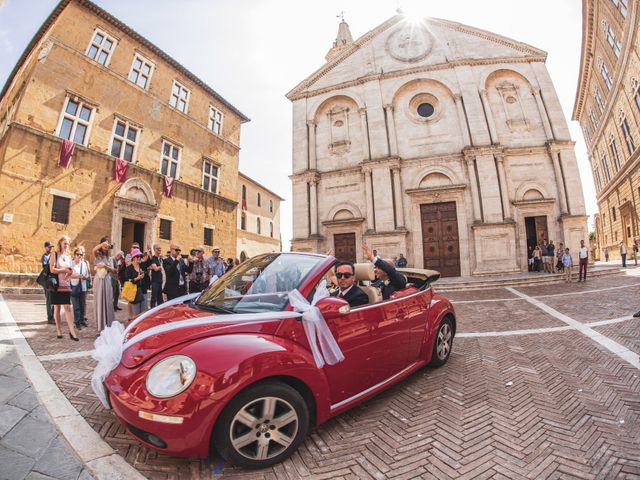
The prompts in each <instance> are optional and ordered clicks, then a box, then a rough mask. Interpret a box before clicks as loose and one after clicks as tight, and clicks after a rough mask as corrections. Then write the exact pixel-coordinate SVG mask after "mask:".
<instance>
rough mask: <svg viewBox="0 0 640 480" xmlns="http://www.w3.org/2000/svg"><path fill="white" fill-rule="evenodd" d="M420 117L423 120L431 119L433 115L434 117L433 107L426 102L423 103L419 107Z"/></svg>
mask: <svg viewBox="0 0 640 480" xmlns="http://www.w3.org/2000/svg"><path fill="white" fill-rule="evenodd" d="M418 115H420V116H421V117H422V118H429V117H430V116H431V115H433V105H431V104H430V103H426V102H425V103H421V104H420V105H418Z"/></svg>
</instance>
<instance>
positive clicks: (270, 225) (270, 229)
mask: <svg viewBox="0 0 640 480" xmlns="http://www.w3.org/2000/svg"><path fill="white" fill-rule="evenodd" d="M269 236H270V237H271V238H273V222H269Z"/></svg>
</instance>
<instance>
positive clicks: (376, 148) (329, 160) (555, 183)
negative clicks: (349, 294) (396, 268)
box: [287, 15, 587, 276]
mask: <svg viewBox="0 0 640 480" xmlns="http://www.w3.org/2000/svg"><path fill="white" fill-rule="evenodd" d="M545 60H546V53H545V52H543V51H541V50H538V49H536V48H534V47H532V46H529V45H526V44H523V43H520V42H517V41H515V40H511V39H508V38H505V37H502V36H500V35H497V34H494V33H490V32H487V31H483V30H479V29H476V28H473V27H469V26H466V25H461V24H459V23H455V22H450V21H446V20H438V19H428V20H424V21H421V22H411V21H410V20H409V19H407V18H406V17H404V16H403V15H397V16H394V17H392V18H390V19H389V20H388V21H386V22H385V23H383V24H382V25H380V26H378V27H377V28H375V29H373V30H371V31H370V32H368V33H366V34H365V35H363V36H362V37H361V38H359V39H357V40H355V41H354V40H353V39H352V38H351V34H350V32H349V27H348V26H347V24H346V23H345V22H342V23H341V24H340V26H339V31H338V36H337V38H336V41H335V43H334V45H333V48H331V50H330V51H329V53H328V54H327V62H326V64H325V65H323V66H322V67H321V68H320V69H318V70H317V71H316V72H315V73H313V74H312V75H311V76H310V77H308V78H307V79H305V80H304V81H302V82H301V83H300V84H299V85H297V86H296V87H295V88H294V89H293V90H291V91H290V92H289V93H288V94H287V97H288V98H289V99H290V100H291V101H292V103H293V175H292V176H291V179H292V183H293V218H294V222H293V230H294V238H293V248H294V249H296V250H303V251H305V250H306V251H325V250H327V249H329V248H333V249H334V250H335V253H336V256H338V257H343V258H348V259H351V260H361V259H362V251H361V244H362V242H366V243H367V244H368V245H370V246H371V247H373V248H376V249H377V250H378V251H379V252H380V253H382V254H383V255H385V256H388V257H391V256H395V255H397V254H398V253H404V254H405V255H406V256H407V258H408V261H409V264H410V265H413V266H417V267H423V266H424V267H429V268H435V269H437V270H440V271H441V272H442V273H443V274H444V275H448V276H457V275H463V276H467V275H486V274H496V273H504V272H518V271H523V270H526V269H527V257H528V250H529V249H530V248H531V247H532V246H533V245H535V243H536V242H538V241H539V240H540V239H542V238H547V239H552V240H555V241H556V242H557V241H564V242H566V243H567V244H569V245H570V246H575V247H577V246H578V245H579V241H580V239H583V238H586V218H587V217H586V215H585V207H584V198H583V193H582V187H581V183H580V176H579V173H578V168H577V162H576V158H575V153H574V143H573V142H572V141H571V138H570V136H569V131H568V128H567V124H566V121H565V118H564V115H563V112H562V110H561V107H560V103H559V101H558V98H557V95H556V92H555V89H554V87H553V83H552V81H551V78H550V77H549V74H548V72H547V69H546V66H545Z"/></svg>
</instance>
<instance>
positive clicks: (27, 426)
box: [0, 344, 93, 480]
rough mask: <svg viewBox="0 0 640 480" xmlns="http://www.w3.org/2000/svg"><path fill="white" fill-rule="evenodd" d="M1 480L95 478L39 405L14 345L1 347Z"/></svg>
mask: <svg viewBox="0 0 640 480" xmlns="http://www.w3.org/2000/svg"><path fill="white" fill-rule="evenodd" d="M0 478H1V479H12V480H13V479H24V478H26V479H28V480H46V479H60V480H76V479H79V480H91V479H92V478H93V477H92V476H91V475H90V474H89V473H87V471H86V470H85V469H84V468H83V465H82V463H81V461H80V459H78V458H77V456H76V455H75V453H74V452H73V450H72V449H71V447H70V446H69V444H68V443H67V442H66V441H65V439H64V438H63V437H62V436H61V435H60V433H59V432H58V430H57V429H56V427H55V426H54V425H53V424H52V422H51V418H50V417H49V415H48V414H47V412H46V411H45V409H44V408H43V407H42V405H40V402H39V401H38V398H37V396H36V394H35V392H34V390H33V387H32V386H31V383H30V382H29V380H28V379H27V377H26V375H25V372H24V369H23V368H22V365H21V363H20V359H19V358H18V355H17V353H16V349H15V346H14V345H12V344H11V345H9V344H2V345H0Z"/></svg>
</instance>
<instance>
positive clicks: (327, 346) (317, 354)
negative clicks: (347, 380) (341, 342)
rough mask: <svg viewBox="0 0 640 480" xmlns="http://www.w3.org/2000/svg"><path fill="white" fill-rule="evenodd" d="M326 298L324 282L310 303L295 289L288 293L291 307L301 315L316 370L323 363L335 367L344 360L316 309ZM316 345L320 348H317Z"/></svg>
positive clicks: (326, 291) (327, 291) (327, 293)
mask: <svg viewBox="0 0 640 480" xmlns="http://www.w3.org/2000/svg"><path fill="white" fill-rule="evenodd" d="M328 296H329V290H327V282H326V281H324V280H323V281H322V282H321V283H320V285H318V288H316V292H315V294H314V295H313V300H312V301H311V303H309V302H308V301H307V299H306V298H304V297H303V296H302V294H301V293H300V292H299V291H298V290H297V289H296V290H292V291H291V292H289V302H290V303H291V306H292V307H293V309H294V310H295V311H296V312H300V313H302V325H303V326H304V331H305V333H306V334H307V340H308V341H309V346H310V347H311V353H313V359H314V360H315V362H316V366H317V367H318V368H322V367H323V366H324V365H325V363H326V364H328V365H335V364H336V363H338V362H341V361H343V360H344V355H343V354H342V350H340V347H339V346H338V342H336V339H335V338H334V337H333V335H332V334H331V330H329V327H328V326H327V322H326V321H325V319H324V317H323V316H322V313H321V312H320V309H319V308H318V307H316V304H317V303H318V302H319V301H320V300H322V299H323V298H326V297H328ZM318 345H320V346H319V347H318Z"/></svg>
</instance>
